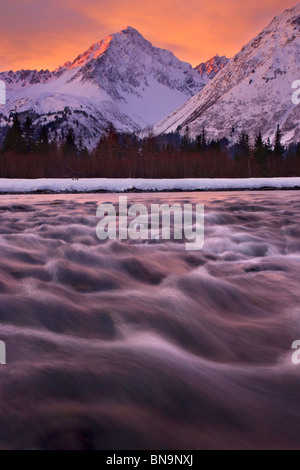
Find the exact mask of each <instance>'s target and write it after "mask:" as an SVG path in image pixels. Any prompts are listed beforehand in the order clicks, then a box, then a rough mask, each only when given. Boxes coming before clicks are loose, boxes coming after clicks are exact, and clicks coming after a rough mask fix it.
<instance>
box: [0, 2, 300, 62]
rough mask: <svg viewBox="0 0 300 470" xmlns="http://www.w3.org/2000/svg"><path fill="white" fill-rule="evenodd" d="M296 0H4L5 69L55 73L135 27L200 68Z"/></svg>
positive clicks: (1, 55)
mask: <svg viewBox="0 0 300 470" xmlns="http://www.w3.org/2000/svg"><path fill="white" fill-rule="evenodd" d="M295 4H296V0H292V1H289V0H284V1H283V0H205V1H204V0H151V1H149V0H0V41H1V42H0V44H1V47H0V71H5V70H19V69H38V70H40V69H49V70H54V69H55V68H57V67H58V66H59V65H63V64H64V63H65V62H66V61H68V60H74V59H75V58H76V57H77V56H78V55H79V54H80V53H82V52H84V51H85V50H86V49H88V48H89V47H90V46H91V45H92V44H94V43H95V42H97V41H99V40H100V39H103V38H105V37H106V36H108V35H109V34H111V33H115V32H118V31H120V30H122V29H125V28H126V27H127V26H132V27H134V28H136V29H137V30H138V31H139V32H140V33H141V34H142V35H143V36H144V37H145V38H146V39H148V40H149V41H150V42H151V43H152V44H153V45H155V46H157V47H162V48H165V49H170V50H171V51H172V52H173V53H174V54H175V55H176V56H177V57H178V58H179V59H180V60H184V61H186V62H189V63H191V64H192V65H193V66H196V65H198V64H199V63H200V62H204V61H206V60H208V59H210V58H211V57H213V56H214V55H215V54H217V53H218V54H219V55H226V56H227V57H232V56H233V55H234V54H236V53H237V52H238V51H239V50H240V49H241V48H242V46H243V45H245V44H246V43H247V42H248V41H250V40H251V39H252V38H253V37H254V36H256V35H257V34H258V33H259V32H260V31H261V30H262V29H263V28H264V27H265V26H267V24H268V23H269V22H270V21H271V20H272V18H273V17H274V16H276V15H278V14H280V13H281V12H282V11H283V10H284V9H286V8H290V7H292V6H294V5H295Z"/></svg>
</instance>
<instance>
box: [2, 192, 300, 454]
mask: <svg viewBox="0 0 300 470" xmlns="http://www.w3.org/2000/svg"><path fill="white" fill-rule="evenodd" d="M118 197H119V196H118V195H117V194H92V195H91V194H82V195H81V194H77V195H74V194H72V195H23V196H9V195H7V196H0V223H1V228H0V253H1V255H0V340H2V341H4V342H5V344H6V356H7V357H6V365H0V448H1V449H105V450H111V449H116V450H121V449H216V448H217V449H229V448H231V449H232V448H233V449H252V448H257V449H259V448H269V449H270V448H274V449H278V448H280V449H281V448H299V447H300V424H299V423H300V406H299V400H300V365H298V366H297V365H295V364H293V362H292V354H293V352H294V350H292V349H291V346H292V343H293V342H294V341H295V340H300V289H299V279H300V192H299V191H286V192H284V191H283V192H277V191H270V192H220V193H161V194H130V195H128V203H130V204H131V203H134V202H142V203H144V204H146V205H148V206H149V205H150V204H152V203H163V202H164V203H167V204H170V205H171V204H173V203H182V204H183V203H193V204H196V203H199V204H204V205H205V244H204V247H203V249H202V250H199V251H187V250H186V249H185V246H184V243H183V242H180V241H164V242H159V241H158V240H153V241H151V242H150V241H149V240H143V241H132V240H128V241H123V240H122V241H121V240H108V241H100V240H99V239H98V238H97V237H96V226H97V223H98V221H99V219H98V218H97V217H96V209H97V206H98V205H99V204H100V203H103V202H112V203H114V204H117V202H118Z"/></svg>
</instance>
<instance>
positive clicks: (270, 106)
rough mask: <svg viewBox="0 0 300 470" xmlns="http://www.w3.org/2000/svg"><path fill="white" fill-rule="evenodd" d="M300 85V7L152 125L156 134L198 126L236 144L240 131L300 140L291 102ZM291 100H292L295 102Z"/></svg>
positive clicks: (299, 118) (194, 130) (298, 113)
mask: <svg viewBox="0 0 300 470" xmlns="http://www.w3.org/2000/svg"><path fill="white" fill-rule="evenodd" d="M297 80H300V4H297V5H296V6H295V7H294V8H291V9H289V10H286V11H284V12H283V13H282V14H281V15H279V16H277V17H275V18H274V19H273V21H272V22H271V23H270V24H269V25H268V26H267V27H266V28H265V29H264V30H263V31H262V32H261V33H260V34H258V36H256V37H255V38H254V39H252V41H250V42H249V43H248V44H247V45H245V46H244V47H243V48H242V50H241V51H240V52H239V53H238V54H237V55H236V56H235V57H234V58H233V59H231V60H230V62H229V63H228V64H227V65H226V67H224V68H223V69H222V70H221V71H220V72H219V73H218V74H217V75H216V76H215V77H214V78H213V79H212V80H211V81H210V82H209V83H208V85H207V86H206V87H205V88H204V89H203V90H202V91H200V92H199V93H197V94H196V95H195V96H193V97H192V98H191V99H189V100H188V101H187V102H186V103H185V104H184V105H183V106H181V107H179V109H177V110H176V111H174V112H172V113H170V115H169V116H167V117H166V118H164V119H162V120H161V121H160V122H158V123H157V124H156V125H155V126H154V131H155V133H157V134H159V133H164V132H170V131H176V130H177V129H181V130H182V132H183V131H184V129H186V127H187V126H188V127H189V130H190V133H191V135H197V134H198V133H199V132H200V130H201V129H202V126H205V127H206V130H207V132H208V136H209V137H210V138H222V137H227V138H228V139H230V140H231V141H235V140H236V138H237V135H238V133H239V131H241V130H243V129H244V130H246V131H247V132H248V133H249V134H250V136H254V135H255V134H257V133H258V131H259V130H260V131H261V132H262V133H263V136H264V137H265V138H267V137H270V138H271V139H273V138H274V134H275V131H276V128H277V125H278V124H279V125H280V127H281V129H282V131H283V134H284V141H285V142H292V141H294V142H295V141H299V140H300V105H299V104H297V102H293V100H292V97H293V93H295V90H294V89H293V88H292V86H293V84H294V82H295V81H297ZM294 101H295V100H294Z"/></svg>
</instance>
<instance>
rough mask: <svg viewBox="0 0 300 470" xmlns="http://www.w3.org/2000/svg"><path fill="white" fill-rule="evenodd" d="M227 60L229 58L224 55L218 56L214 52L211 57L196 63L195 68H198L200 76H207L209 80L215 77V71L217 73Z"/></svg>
mask: <svg viewBox="0 0 300 470" xmlns="http://www.w3.org/2000/svg"><path fill="white" fill-rule="evenodd" d="M229 60H230V59H228V58H227V57H226V56H224V55H223V56H222V57H220V56H219V55H218V54H216V55H215V56H214V57H213V58H212V59H210V60H208V61H206V62H202V63H201V64H199V65H197V67H195V69H196V70H198V72H199V73H200V75H201V77H207V78H208V79H209V80H212V79H213V78H215V76H216V75H217V73H219V72H220V70H222V69H223V68H224V67H225V65H227V64H228V62H229Z"/></svg>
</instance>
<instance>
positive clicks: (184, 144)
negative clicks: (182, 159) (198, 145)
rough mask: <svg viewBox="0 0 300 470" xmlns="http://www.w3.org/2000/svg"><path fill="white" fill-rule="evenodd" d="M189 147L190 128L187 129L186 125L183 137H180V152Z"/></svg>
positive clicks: (187, 149) (186, 150)
mask: <svg viewBox="0 0 300 470" xmlns="http://www.w3.org/2000/svg"><path fill="white" fill-rule="evenodd" d="M190 148H191V140H190V129H189V126H186V128H185V131H184V134H183V137H182V139H181V145H180V150H181V151H182V152H188V151H189V150H190Z"/></svg>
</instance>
